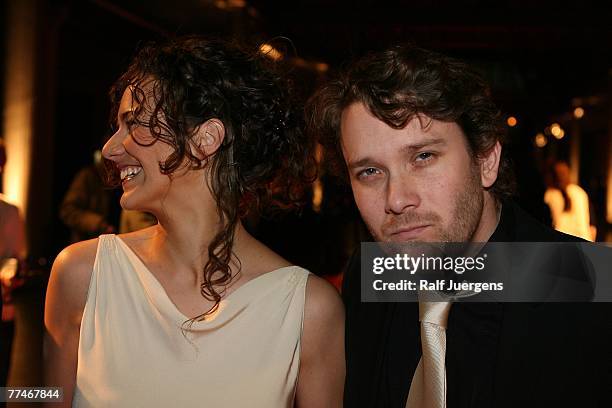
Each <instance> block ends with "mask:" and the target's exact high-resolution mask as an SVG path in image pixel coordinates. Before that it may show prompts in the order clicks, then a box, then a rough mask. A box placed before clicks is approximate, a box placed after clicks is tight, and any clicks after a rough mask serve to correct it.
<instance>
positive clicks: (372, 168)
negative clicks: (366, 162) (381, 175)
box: [357, 167, 378, 178]
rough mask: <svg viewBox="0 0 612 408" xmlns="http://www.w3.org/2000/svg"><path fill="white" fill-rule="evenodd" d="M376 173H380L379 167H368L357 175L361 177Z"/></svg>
mask: <svg viewBox="0 0 612 408" xmlns="http://www.w3.org/2000/svg"><path fill="white" fill-rule="evenodd" d="M376 174H378V169H375V168H374V167H368V168H367V169H363V170H361V171H360V172H359V173H357V177H359V178H363V177H370V176H374V175H376Z"/></svg>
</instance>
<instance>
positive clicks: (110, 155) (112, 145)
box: [102, 129, 126, 160]
mask: <svg viewBox="0 0 612 408" xmlns="http://www.w3.org/2000/svg"><path fill="white" fill-rule="evenodd" d="M123 133H124V132H123V131H122V130H121V129H119V130H118V131H116V132H115V134H114V135H112V136H111V137H110V139H108V141H107V142H106V143H105V144H104V147H103V148H102V155H103V156H104V158H105V159H108V160H113V159H116V158H117V157H119V156H121V155H122V154H123V153H125V146H124V145H123V141H124V140H125V137H126V136H125V135H124V134H123Z"/></svg>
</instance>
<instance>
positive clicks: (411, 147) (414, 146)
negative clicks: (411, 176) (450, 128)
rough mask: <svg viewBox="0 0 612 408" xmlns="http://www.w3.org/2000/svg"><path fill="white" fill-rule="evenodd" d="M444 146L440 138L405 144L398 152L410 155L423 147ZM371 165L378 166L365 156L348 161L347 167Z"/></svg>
mask: <svg viewBox="0 0 612 408" xmlns="http://www.w3.org/2000/svg"><path fill="white" fill-rule="evenodd" d="M445 144H446V139H444V138H442V137H438V138H432V139H426V140H423V141H420V142H416V143H411V144H407V145H405V146H403V147H401V148H400V152H402V153H404V154H410V153H412V152H415V151H417V150H421V149H423V148H425V147H431V146H443V145H445ZM372 165H375V166H378V162H377V161H376V160H374V159H372V158H371V157H368V156H366V157H363V158H361V159H359V160H356V161H349V162H348V164H347V167H348V168H349V170H352V169H355V168H358V167H364V166H372Z"/></svg>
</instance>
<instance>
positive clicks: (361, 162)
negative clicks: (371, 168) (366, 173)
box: [347, 157, 375, 169]
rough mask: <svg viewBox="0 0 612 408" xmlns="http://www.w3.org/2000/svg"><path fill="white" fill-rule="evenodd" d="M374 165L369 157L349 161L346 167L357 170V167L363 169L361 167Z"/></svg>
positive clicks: (373, 161)
mask: <svg viewBox="0 0 612 408" xmlns="http://www.w3.org/2000/svg"><path fill="white" fill-rule="evenodd" d="M374 163H375V160H374V159H372V158H370V157H364V158H362V159H359V160H357V161H349V163H348V165H347V167H348V168H349V169H354V168H357V167H363V166H366V165H372V164H374Z"/></svg>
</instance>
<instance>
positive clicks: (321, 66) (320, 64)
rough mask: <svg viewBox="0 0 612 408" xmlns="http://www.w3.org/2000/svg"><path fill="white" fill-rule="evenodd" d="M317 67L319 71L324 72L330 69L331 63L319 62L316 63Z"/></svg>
mask: <svg viewBox="0 0 612 408" xmlns="http://www.w3.org/2000/svg"><path fill="white" fill-rule="evenodd" d="M315 68H316V69H317V71H319V72H321V73H323V72H327V70H328V69H329V65H327V64H326V63H324V62H317V63H316V64H315Z"/></svg>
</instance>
